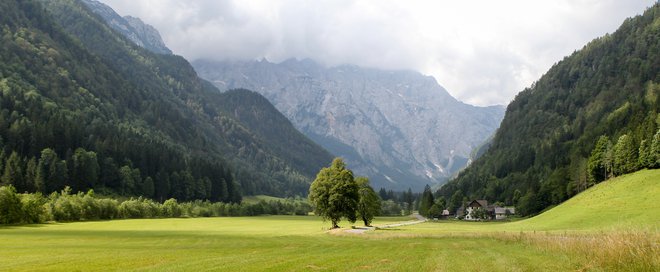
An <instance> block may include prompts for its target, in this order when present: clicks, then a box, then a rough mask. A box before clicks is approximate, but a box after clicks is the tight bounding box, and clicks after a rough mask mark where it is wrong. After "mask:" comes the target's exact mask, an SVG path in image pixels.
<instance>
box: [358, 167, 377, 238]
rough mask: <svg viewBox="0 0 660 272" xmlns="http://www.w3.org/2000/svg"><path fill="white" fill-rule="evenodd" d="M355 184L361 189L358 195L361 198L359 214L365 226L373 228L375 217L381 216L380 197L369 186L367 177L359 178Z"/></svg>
mask: <svg viewBox="0 0 660 272" xmlns="http://www.w3.org/2000/svg"><path fill="white" fill-rule="evenodd" d="M355 182H356V183H357V185H358V187H359V189H358V195H359V197H360V200H359V201H358V206H357V213H358V215H359V216H360V218H361V219H362V222H364V225H365V226H371V222H372V221H373V220H374V217H375V216H377V215H380V210H381V204H380V202H381V200H380V197H378V195H377V194H376V191H374V189H373V188H371V186H370V185H369V179H367V178H366V177H357V178H355Z"/></svg>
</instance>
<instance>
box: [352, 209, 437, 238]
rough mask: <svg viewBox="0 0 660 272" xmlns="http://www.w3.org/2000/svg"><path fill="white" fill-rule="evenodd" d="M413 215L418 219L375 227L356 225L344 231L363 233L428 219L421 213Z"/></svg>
mask: <svg viewBox="0 0 660 272" xmlns="http://www.w3.org/2000/svg"><path fill="white" fill-rule="evenodd" d="M413 216H414V217H415V219H417V220H415V221H407V222H401V223H392V224H385V225H376V226H373V227H355V228H352V229H347V230H344V232H346V233H354V234H363V233H365V232H367V231H372V230H376V229H389V228H396V227H402V226H409V225H415V224H419V223H424V222H426V221H427V220H428V219H426V218H424V216H421V215H419V214H417V213H415V214H413Z"/></svg>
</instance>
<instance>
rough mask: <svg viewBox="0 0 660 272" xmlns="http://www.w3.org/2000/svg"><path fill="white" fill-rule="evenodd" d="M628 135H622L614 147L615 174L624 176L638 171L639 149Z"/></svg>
mask: <svg viewBox="0 0 660 272" xmlns="http://www.w3.org/2000/svg"><path fill="white" fill-rule="evenodd" d="M632 141H633V140H632V138H631V137H629V136H628V135H625V134H624V135H621V137H619V140H618V141H617V142H616V144H615V145H614V174H616V175H623V174H627V173H630V172H633V171H635V170H636V169H637V161H638V159H637V150H638V149H637V148H635V145H634V144H633V142H632Z"/></svg>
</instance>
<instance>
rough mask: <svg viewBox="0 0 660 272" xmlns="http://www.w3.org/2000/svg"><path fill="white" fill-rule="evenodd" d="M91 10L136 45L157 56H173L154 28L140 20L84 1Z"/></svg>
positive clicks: (107, 7) (100, 4)
mask: <svg viewBox="0 0 660 272" xmlns="http://www.w3.org/2000/svg"><path fill="white" fill-rule="evenodd" d="M82 2H83V3H85V5H87V7H89V9H90V10H92V11H93V12H94V13H96V14H98V15H99V16H101V17H102V18H103V19H104V20H105V21H106V22H107V23H108V25H110V27H112V28H113V29H114V30H116V31H118V32H119V33H121V34H122V35H124V37H126V38H128V39H129V40H131V41H132V42H134V43H135V44H137V45H139V46H140V47H142V48H145V49H147V50H149V51H151V52H154V53H157V54H167V55H170V54H172V51H171V50H170V49H169V48H167V46H165V43H164V42H163V39H162V38H161V37H160V33H159V32H158V30H156V29H155V28H154V27H153V26H151V25H148V24H145V23H144V22H142V20H140V18H135V17H131V16H124V17H121V16H119V14H117V13H116V12H115V11H114V10H113V9H112V8H111V7H109V6H107V5H105V4H103V3H101V2H99V1H95V0H82Z"/></svg>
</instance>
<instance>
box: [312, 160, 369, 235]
mask: <svg viewBox="0 0 660 272" xmlns="http://www.w3.org/2000/svg"><path fill="white" fill-rule="evenodd" d="M358 191H359V187H358V184H357V183H356V182H355V180H354V179H353V172H351V170H349V169H346V164H345V163H344V161H343V160H342V159H341V158H335V159H334V160H333V161H332V165H331V166H330V167H324V168H323V169H321V171H319V173H318V175H317V176H316V179H315V180H314V182H312V185H311V186H310V187H309V196H308V198H309V202H310V203H312V205H313V206H314V213H316V215H319V216H321V217H323V218H324V219H329V220H330V221H331V222H332V228H338V227H339V226H338V225H337V224H338V223H339V221H340V220H341V218H342V217H345V218H346V219H347V220H348V221H349V222H355V220H356V219H357V215H356V212H357V207H358V202H359V200H360V197H359V192H358Z"/></svg>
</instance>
